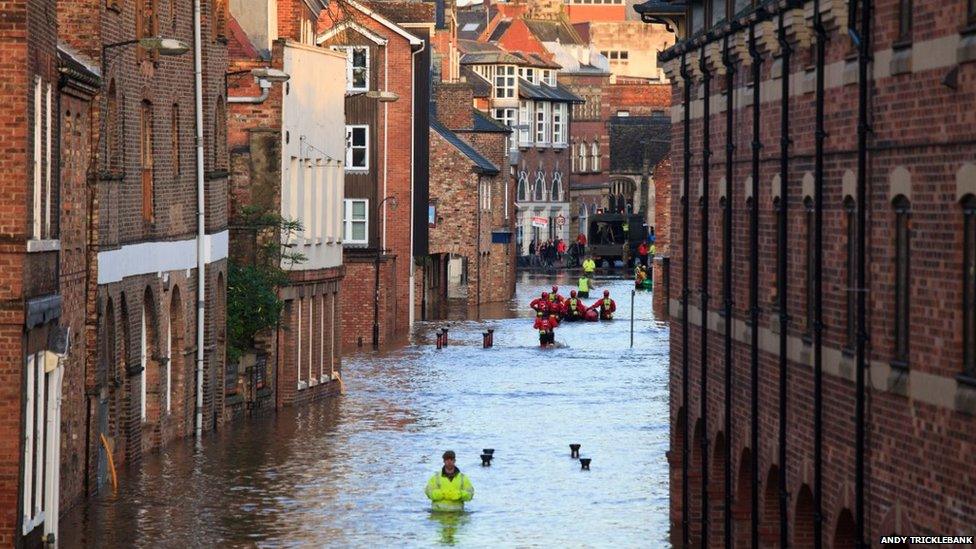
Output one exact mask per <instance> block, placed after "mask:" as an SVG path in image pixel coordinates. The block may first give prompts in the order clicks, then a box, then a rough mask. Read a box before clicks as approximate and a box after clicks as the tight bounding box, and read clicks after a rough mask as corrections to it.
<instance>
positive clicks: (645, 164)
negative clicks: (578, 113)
mask: <svg viewBox="0 0 976 549" xmlns="http://www.w3.org/2000/svg"><path fill="white" fill-rule="evenodd" d="M670 133H671V117H670V116H668V115H665V114H657V115H652V116H614V117H612V118H610V138H609V148H610V150H611V151H613V154H611V155H610V166H609V168H608V172H609V177H608V179H609V182H610V184H609V186H608V189H607V191H608V192H607V194H606V195H605V196H604V197H603V198H604V200H605V202H604V203H603V207H604V208H605V211H610V212H619V211H621V210H623V211H630V212H644V214H645V217H644V221H645V222H646V223H647V225H648V227H655V232H656V224H657V213H658V211H657V208H656V199H657V196H658V194H661V193H664V194H667V193H669V192H670V188H669V185H670V184H671V181H670V180H667V179H666V178H662V179H659V178H658V177H657V174H656V173H655V172H654V169H655V168H656V167H657V166H658V164H659V163H661V162H662V161H664V160H665V158H667V156H668V154H669V153H670V146H671V140H670V139H668V136H669V135H670ZM665 232H666V228H665Z"/></svg>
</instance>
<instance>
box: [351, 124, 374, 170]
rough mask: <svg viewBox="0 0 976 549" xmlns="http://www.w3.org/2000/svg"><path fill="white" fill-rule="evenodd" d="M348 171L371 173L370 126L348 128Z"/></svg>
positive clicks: (358, 125)
mask: <svg viewBox="0 0 976 549" xmlns="http://www.w3.org/2000/svg"><path fill="white" fill-rule="evenodd" d="M346 171H347V172H365V171H369V126H367V125H364V124H357V125H350V126H346Z"/></svg>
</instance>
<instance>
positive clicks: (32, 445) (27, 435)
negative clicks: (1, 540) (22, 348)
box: [21, 351, 47, 535]
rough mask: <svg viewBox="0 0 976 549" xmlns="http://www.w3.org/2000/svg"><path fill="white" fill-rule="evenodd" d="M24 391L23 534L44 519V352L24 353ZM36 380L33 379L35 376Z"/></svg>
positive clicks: (45, 423) (45, 412)
mask: <svg viewBox="0 0 976 549" xmlns="http://www.w3.org/2000/svg"><path fill="white" fill-rule="evenodd" d="M25 372H26V373H27V387H26V389H27V392H26V393H25V395H24V396H25V407H24V476H23V490H24V491H23V501H24V506H23V509H22V510H21V512H22V513H23V521H22V522H23V529H22V532H23V535H27V534H29V533H30V532H31V530H33V529H34V528H37V527H38V526H40V525H41V524H42V523H43V522H44V495H43V494H42V493H41V489H42V487H43V486H44V469H45V461H44V459H43V458H44V440H45V439H46V436H45V430H44V428H45V426H46V425H47V421H46V414H47V407H46V406H45V403H44V396H45V394H46V389H45V387H44V383H45V381H47V380H46V379H45V372H44V353H43V351H42V352H39V353H32V354H29V355H27V363H26V366H25ZM35 379H36V380H37V382H36V383H35V381H34V380H35Z"/></svg>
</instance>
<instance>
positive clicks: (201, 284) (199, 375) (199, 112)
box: [193, 0, 207, 442]
mask: <svg viewBox="0 0 976 549" xmlns="http://www.w3.org/2000/svg"><path fill="white" fill-rule="evenodd" d="M193 95H194V100H195V105H194V110H195V113H194V114H195V115H196V130H197V132H196V133H197V135H196V149H197V371H196V397H197V398H196V411H195V412H196V413H195V420H194V430H195V432H196V439H197V441H198V442H199V441H200V439H201V438H202V436H203V351H204V321H205V315H206V313H205V309H204V303H205V302H206V295H207V293H206V283H207V278H206V259H205V250H204V237H205V236H206V229H207V227H206V195H205V192H204V182H203V42H202V40H201V38H200V0H193Z"/></svg>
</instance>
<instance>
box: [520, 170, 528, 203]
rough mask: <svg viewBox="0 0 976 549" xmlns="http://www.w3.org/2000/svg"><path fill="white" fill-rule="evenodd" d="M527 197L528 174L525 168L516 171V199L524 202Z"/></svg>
mask: <svg viewBox="0 0 976 549" xmlns="http://www.w3.org/2000/svg"><path fill="white" fill-rule="evenodd" d="M528 199H529V174H528V173H526V171H525V170H519V173H518V200H519V201H520V202H524V201H526V200H528Z"/></svg>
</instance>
